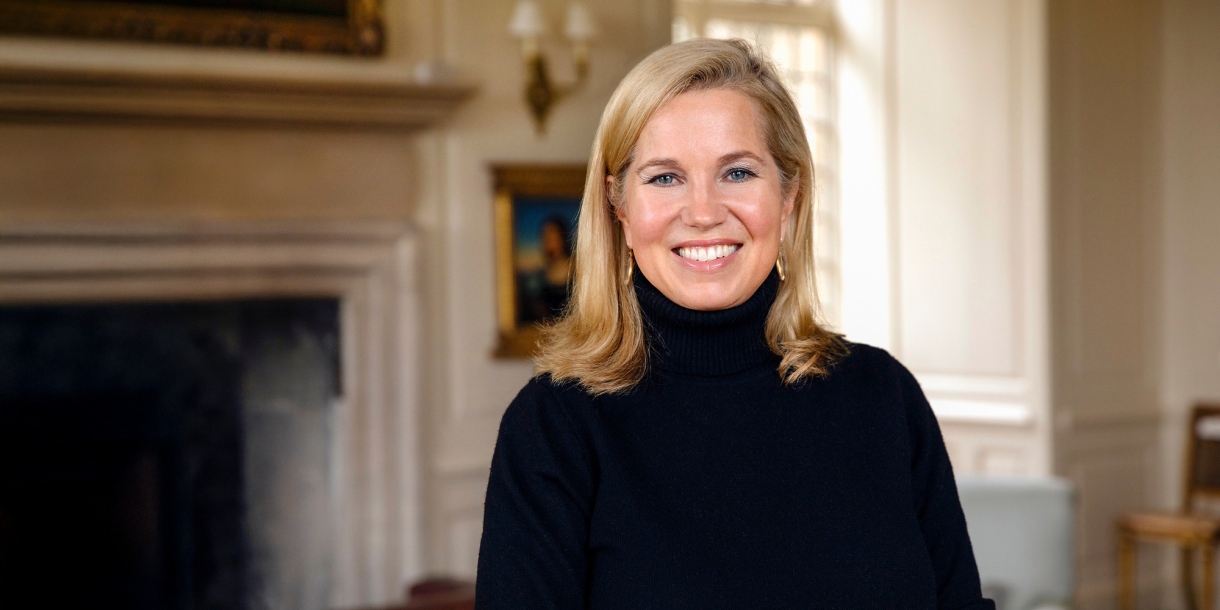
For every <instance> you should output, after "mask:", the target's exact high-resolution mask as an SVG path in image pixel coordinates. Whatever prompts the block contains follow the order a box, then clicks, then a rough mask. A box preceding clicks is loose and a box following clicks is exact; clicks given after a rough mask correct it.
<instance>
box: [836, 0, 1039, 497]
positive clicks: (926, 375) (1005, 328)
mask: <svg viewBox="0 0 1220 610" xmlns="http://www.w3.org/2000/svg"><path fill="white" fill-rule="evenodd" d="M839 12H840V21H841V23H842V26H843V27H842V36H843V40H842V44H841V50H840V53H839V66H838V76H839V79H838V85H839V91H840V95H841V96H842V97H841V100H840V104H839V108H840V110H839V124H840V130H841V134H842V137H841V141H842V151H841V154H840V159H841V167H842V176H843V179H842V185H843V186H842V191H841V192H842V201H841V204H840V208H841V210H842V212H841V216H842V227H843V236H842V257H843V258H842V269H843V292H842V294H843V329H844V332H845V333H846V334H847V336H848V338H849V339H853V340H857V341H863V342H868V343H874V344H877V345H880V346H881V347H885V348H887V349H889V350H890V351H891V352H892V353H893V354H894V355H895V356H897V357H898V358H899V359H900V360H902V361H903V362H904V363H905V364H906V365H907V366H908V367H909V368H910V369H911V370H912V372H914V373H915V375H916V377H917V378H918V379H919V381H920V383H921V384H922V385H923V388H924V391H925V393H926V394H927V395H928V398H929V400H930V401H931V403H932V406H933V409H934V410H936V412H937V415H938V417H939V418H940V422H941V427H942V430H943V431H944V433H945V438H946V444H947V445H948V447H949V451H950V456H951V458H952V459H953V463H954V468H955V470H956V471H957V472H959V473H989V474H1015V475H1035V474H1045V473H1047V472H1048V471H1049V463H1050V459H1049V458H1050V447H1049V436H1050V419H1051V418H1050V412H1049V407H1048V404H1049V401H1048V386H1047V369H1048V368H1049V354H1048V351H1047V350H1048V348H1047V340H1046V336H1047V332H1048V331H1047V306H1046V300H1047V274H1046V248H1047V247H1046V236H1045V213H1046V189H1045V166H1044V159H1045V154H1046V153H1045V149H1046V145H1045V140H1046V135H1045V131H1044V114H1043V104H1044V97H1045V78H1046V75H1045V70H1044V68H1043V65H1044V58H1045V54H1044V53H1045V45H1044V40H1043V33H1044V28H1043V16H1042V5H1041V3H1040V2H1038V1H1037V0H1006V1H1002V2H976V1H974V0H949V1H945V0H891V1H881V0H878V1H862V2H853V3H845V4H844V5H842V6H841V7H840V9H839Z"/></svg>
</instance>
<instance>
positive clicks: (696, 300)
mask: <svg viewBox="0 0 1220 610" xmlns="http://www.w3.org/2000/svg"><path fill="white" fill-rule="evenodd" d="M792 190H793V193H791V194H789V195H788V196H787V197H785V196H784V194H783V193H782V189H781V186H780V173H779V168H778V167H777V166H776V164H775V160H774V159H773V158H772V157H771V153H770V152H769V151H768V149H767V145H766V141H765V140H764V136H763V131H762V117H761V116H760V114H759V112H758V110H757V109H756V108H755V104H754V102H753V100H751V99H750V98H749V97H746V96H745V95H744V94H742V93H739V92H737V91H732V90H727V89H712V90H706V91H689V92H686V93H683V94H681V95H679V96H677V97H675V98H673V99H672V100H670V101H669V102H667V103H665V104H664V105H663V106H661V107H660V108H659V109H658V110H657V112H656V113H655V114H654V115H653V116H652V118H651V119H649V121H648V123H646V124H645V125H644V130H643V131H642V132H641V133H640V138H639V140H638V141H637V142H636V148H635V159H634V160H633V161H632V164H631V166H630V167H629V168H628V169H627V177H626V179H625V181H624V188H623V202H622V204H621V205H620V206H619V208H618V218H619V221H620V222H621V223H622V225H623V234H624V237H625V238H626V241H627V246H628V247H630V248H631V249H632V251H633V252H634V253H635V260H636V262H637V263H638V264H639V267H640V271H641V272H642V273H643V274H644V277H647V278H648V281H650V282H652V284H653V285H654V286H656V287H657V289H658V290H660V291H661V293H662V294H664V295H665V296H666V297H668V298H669V300H671V301H673V302H675V303H677V304H678V305H681V306H683V307H686V308H688V309H698V310H705V311H708V310H716V309H727V308H729V307H733V306H735V305H740V304H741V303H744V302H745V301H746V300H747V299H749V298H750V296H751V295H753V294H754V292H755V291H756V290H758V287H759V286H761V285H762V283H763V280H765V279H766V278H767V274H769V273H770V271H771V268H772V267H774V266H775V258H776V256H777V255H778V254H779V247H780V239H781V237H782V236H783V231H784V227H785V225H786V224H787V220H788V216H789V215H790V214H791V213H792V206H793V201H794V199H795V191H796V189H792Z"/></svg>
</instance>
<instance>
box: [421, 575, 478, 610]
mask: <svg viewBox="0 0 1220 610" xmlns="http://www.w3.org/2000/svg"><path fill="white" fill-rule="evenodd" d="M404 610H474V583H472V582H469V581H465V580H457V579H454V578H432V579H428V580H423V581H420V582H417V583H415V584H413V585H411V586H410V587H407V605H406V608H405V609H404Z"/></svg>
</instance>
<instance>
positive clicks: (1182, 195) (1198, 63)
mask: <svg viewBox="0 0 1220 610" xmlns="http://www.w3.org/2000/svg"><path fill="white" fill-rule="evenodd" d="M1216 32H1220V3H1216V2H1212V1H1210V0H1165V50H1164V89H1163V93H1162V95H1163V100H1164V101H1163V105H1164V125H1165V156H1164V176H1165V184H1164V195H1163V198H1164V243H1165V246H1164V260H1163V264H1164V271H1163V273H1164V284H1163V286H1164V288H1163V291H1164V310H1163V328H1164V341H1163V344H1162V348H1161V354H1162V361H1161V366H1162V370H1163V371H1164V377H1163V380H1162V385H1161V406H1162V408H1163V409H1164V424H1163V430H1162V437H1163V439H1164V441H1165V442H1164V444H1163V445H1164V452H1163V455H1164V468H1163V470H1162V474H1161V480H1162V481H1163V484H1162V489H1161V497H1160V498H1159V502H1158V504H1159V505H1160V507H1162V508H1166V509H1176V508H1177V507H1178V504H1179V503H1180V502H1181V493H1182V492H1181V489H1180V488H1179V485H1180V483H1181V472H1182V470H1181V469H1182V458H1183V455H1184V454H1185V451H1184V448H1183V441H1184V439H1185V428H1186V422H1187V419H1186V417H1187V413H1189V410H1190V408H1191V407H1192V406H1193V405H1194V404H1195V403H1197V402H1201V401H1210V402H1212V403H1220V119H1218V118H1217V112H1218V111H1220V39H1218V38H1217V36H1216ZM1174 567H1175V565H1172V564H1171V565H1167V566H1166V568H1167V569H1166V571H1165V573H1164V576H1163V580H1164V581H1166V582H1170V583H1172V582H1174V581H1175V579H1176V576H1177V575H1176V573H1175V570H1174ZM1170 597H1171V596H1170ZM1170 601H1172V600H1170Z"/></svg>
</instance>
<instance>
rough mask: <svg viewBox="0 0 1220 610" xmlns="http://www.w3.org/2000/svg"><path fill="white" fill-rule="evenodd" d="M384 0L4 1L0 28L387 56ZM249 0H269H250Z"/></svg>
mask: <svg viewBox="0 0 1220 610" xmlns="http://www.w3.org/2000/svg"><path fill="white" fill-rule="evenodd" d="M382 1H383V0H346V2H347V4H346V8H345V9H342V10H338V9H335V8H329V9H326V8H325V7H324V5H325V4H326V3H325V2H318V1H314V2H306V1H304V0H303V1H302V3H301V4H300V5H299V7H298V8H297V9H296V10H294V9H293V7H292V6H291V4H290V3H287V2H285V3H280V4H281V5H283V6H285V7H286V8H280V9H277V10H247V9H237V8H230V7H231V6H233V5H234V4H235V3H234V2H232V1H229V2H225V1H223V0H217V1H216V2H213V3H212V5H211V6H209V5H208V2H207V0H200V1H199V2H190V3H188V2H178V3H175V2H172V1H166V2H164V3H151V2H135V1H129V2H121V1H111V0H3V1H2V2H0V34H17V35H34V36H58V37H74V38H108V39H117V40H135V41H144V42H158V43H171V44H191V45H206V46H223V47H245V48H253V49H265V50H282V51H303V52H310V53H338V54H346V55H381V54H382V53H383V51H384V50H385V30H384V27H385V26H384V22H383V19H382V10H381V9H382ZM335 4H339V3H337V2H336V3H335ZM249 6H254V7H259V6H270V5H260V4H259V2H258V1H257V0H252V1H251V2H250V3H249ZM319 7H323V8H319Z"/></svg>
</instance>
